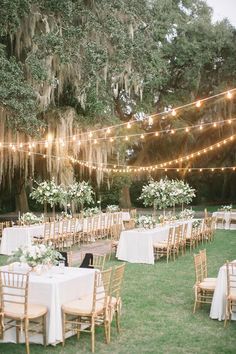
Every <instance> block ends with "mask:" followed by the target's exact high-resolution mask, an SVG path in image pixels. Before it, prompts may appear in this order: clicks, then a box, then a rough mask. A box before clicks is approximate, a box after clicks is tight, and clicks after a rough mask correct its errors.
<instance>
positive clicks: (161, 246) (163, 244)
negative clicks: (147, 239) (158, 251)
mask: <svg viewBox="0 0 236 354" xmlns="http://www.w3.org/2000/svg"><path fill="white" fill-rule="evenodd" d="M167 245H168V244H167V243H166V242H163V243H161V242H160V243H154V244H153V247H154V248H167Z"/></svg>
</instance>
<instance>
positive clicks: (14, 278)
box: [0, 271, 29, 317]
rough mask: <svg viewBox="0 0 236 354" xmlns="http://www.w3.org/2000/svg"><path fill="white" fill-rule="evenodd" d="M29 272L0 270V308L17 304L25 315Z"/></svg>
mask: <svg viewBox="0 0 236 354" xmlns="http://www.w3.org/2000/svg"><path fill="white" fill-rule="evenodd" d="M28 287H29V273H13V272H7V271H0V297H1V309H2V312H3V313H4V309H5V307H6V306H7V307H8V308H9V307H12V306H14V304H15V305H17V307H18V308H20V309H22V311H21V313H23V314H24V316H25V317H26V316H27V311H28Z"/></svg>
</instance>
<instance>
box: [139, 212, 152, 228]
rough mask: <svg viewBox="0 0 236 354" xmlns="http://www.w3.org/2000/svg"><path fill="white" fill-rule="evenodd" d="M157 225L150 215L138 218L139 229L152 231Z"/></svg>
mask: <svg viewBox="0 0 236 354" xmlns="http://www.w3.org/2000/svg"><path fill="white" fill-rule="evenodd" d="M155 224H156V221H155V219H154V218H153V217H152V216H149V215H148V216H147V215H140V216H138V217H137V218H136V225H137V226H138V227H143V228H144V229H152V228H153V227H154V226H155Z"/></svg>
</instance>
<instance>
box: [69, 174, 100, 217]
mask: <svg viewBox="0 0 236 354" xmlns="http://www.w3.org/2000/svg"><path fill="white" fill-rule="evenodd" d="M93 196H94V191H93V189H92V187H91V186H90V184H89V183H88V182H85V181H82V182H75V183H73V184H71V185H70V186H69V187H68V189H67V198H68V200H69V201H70V202H71V204H72V205H73V206H74V207H76V206H77V205H79V206H80V208H81V209H82V210H83V208H84V205H85V204H88V205H89V204H92V203H93V202H94V199H93Z"/></svg>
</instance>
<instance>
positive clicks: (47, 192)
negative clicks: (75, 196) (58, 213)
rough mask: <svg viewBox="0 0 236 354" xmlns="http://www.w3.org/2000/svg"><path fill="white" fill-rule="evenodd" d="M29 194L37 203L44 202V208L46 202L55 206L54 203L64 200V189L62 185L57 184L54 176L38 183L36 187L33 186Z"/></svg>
mask: <svg viewBox="0 0 236 354" xmlns="http://www.w3.org/2000/svg"><path fill="white" fill-rule="evenodd" d="M30 196H31V198H32V199H35V200H36V202H37V203H40V204H44V206H45V208H46V205H47V204H50V206H51V207H52V208H55V205H56V204H58V203H63V202H64V199H65V191H64V189H63V187H62V186H59V185H57V184H56V183H55V180H54V178H52V180H51V181H43V182H41V183H39V184H38V185H37V187H36V188H33V191H32V192H31V194H30ZM45 213H46V210H45Z"/></svg>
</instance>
